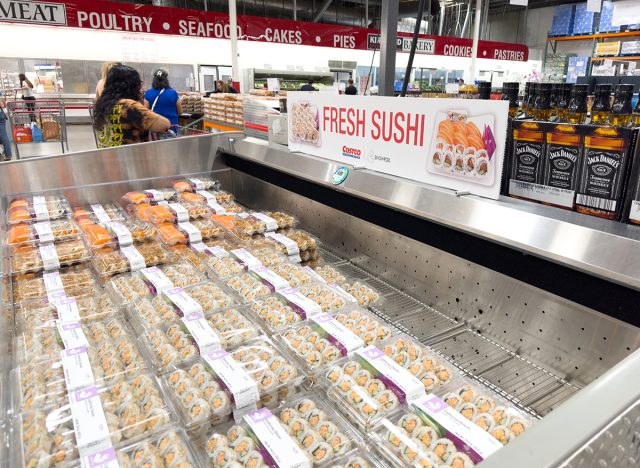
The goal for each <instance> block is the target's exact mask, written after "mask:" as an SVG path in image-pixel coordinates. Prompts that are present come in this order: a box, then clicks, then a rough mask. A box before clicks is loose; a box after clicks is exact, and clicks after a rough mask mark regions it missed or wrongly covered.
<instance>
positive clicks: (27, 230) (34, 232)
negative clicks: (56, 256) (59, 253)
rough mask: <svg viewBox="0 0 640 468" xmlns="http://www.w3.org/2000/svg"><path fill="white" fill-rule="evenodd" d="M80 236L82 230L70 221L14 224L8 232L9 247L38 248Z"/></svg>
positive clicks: (59, 220)
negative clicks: (25, 246)
mask: <svg viewBox="0 0 640 468" xmlns="http://www.w3.org/2000/svg"><path fill="white" fill-rule="evenodd" d="M79 235H80V228H79V227H78V225H77V224H76V223H74V222H73V221H72V220H70V219H58V220H55V221H40V222H37V223H32V224H27V223H22V224H14V225H13V226H11V227H10V228H9V230H8V231H7V237H6V238H7V241H6V242H7V245H9V246H12V247H15V246H22V245H31V246H38V245H42V244H47V243H51V242H64V241H67V240H71V239H75V238H77V237H78V236H79Z"/></svg>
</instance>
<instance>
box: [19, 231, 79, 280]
mask: <svg viewBox="0 0 640 468" xmlns="http://www.w3.org/2000/svg"><path fill="white" fill-rule="evenodd" d="M9 255H10V263H11V272H12V273H13V274H14V275H21V274H25V273H38V272H41V271H54V270H59V269H60V268H61V267H65V266H71V265H74V264H77V263H85V262H87V261H88V260H89V259H90V258H91V253H90V252H89V250H88V249H87V247H86V246H85V244H84V242H82V240H81V239H80V238H75V239H70V240H67V241H64V242H59V243H56V244H53V243H47V244H40V245H38V246H33V245H20V246H16V247H11V248H10V251H9Z"/></svg>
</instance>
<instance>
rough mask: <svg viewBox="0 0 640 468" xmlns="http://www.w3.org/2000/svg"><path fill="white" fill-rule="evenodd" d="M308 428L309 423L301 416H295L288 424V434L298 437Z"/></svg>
mask: <svg viewBox="0 0 640 468" xmlns="http://www.w3.org/2000/svg"><path fill="white" fill-rule="evenodd" d="M308 430H309V423H308V422H307V421H306V420H304V419H302V418H295V419H294V420H293V421H292V422H291V424H290V425H289V434H291V435H292V436H293V437H296V438H298V437H299V436H301V435H302V434H303V433H305V432H306V431H308Z"/></svg>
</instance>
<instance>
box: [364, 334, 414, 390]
mask: <svg viewBox="0 0 640 468" xmlns="http://www.w3.org/2000/svg"><path fill="white" fill-rule="evenodd" d="M356 354H357V355H358V356H359V357H360V359H363V360H364V361H366V362H368V363H369V364H370V365H371V366H372V367H373V368H374V369H376V370H377V371H378V372H379V373H380V374H382V375H383V376H385V377H386V378H387V380H388V381H389V382H388V385H387V386H389V385H393V386H394V387H396V389H397V390H399V392H400V394H401V395H403V396H404V399H405V400H406V401H411V400H414V399H416V398H420V397H421V396H424V385H422V382H420V380H418V379H417V378H416V377H414V376H413V375H412V374H411V373H410V372H409V371H408V370H406V369H404V368H403V367H401V366H399V365H398V364H397V363H395V362H394V361H393V360H392V359H390V358H389V357H387V355H386V354H384V353H383V352H382V351H381V350H380V349H378V348H376V347H375V346H367V347H366V348H364V349H360V350H358V351H356ZM394 393H395V392H394ZM401 400H402V398H401Z"/></svg>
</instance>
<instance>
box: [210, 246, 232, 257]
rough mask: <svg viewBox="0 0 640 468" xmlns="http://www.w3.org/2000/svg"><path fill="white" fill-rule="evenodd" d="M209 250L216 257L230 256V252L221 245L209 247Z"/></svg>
mask: <svg viewBox="0 0 640 468" xmlns="http://www.w3.org/2000/svg"><path fill="white" fill-rule="evenodd" d="M207 252H209V253H210V254H211V255H213V256H214V257H216V258H225V257H228V256H229V252H227V251H226V250H225V249H224V248H223V247H220V246H219V245H216V246H215V247H209V248H208V249H207Z"/></svg>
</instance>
